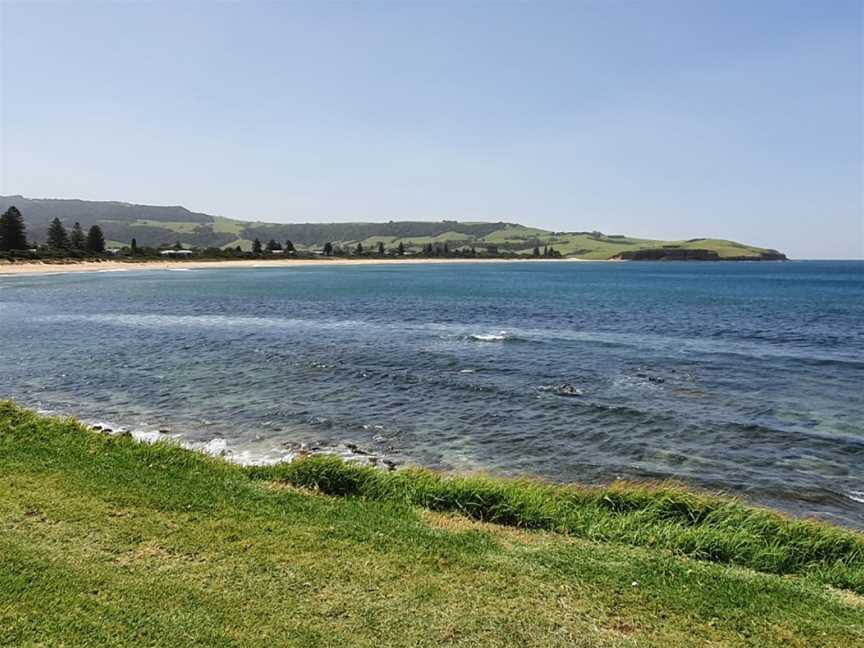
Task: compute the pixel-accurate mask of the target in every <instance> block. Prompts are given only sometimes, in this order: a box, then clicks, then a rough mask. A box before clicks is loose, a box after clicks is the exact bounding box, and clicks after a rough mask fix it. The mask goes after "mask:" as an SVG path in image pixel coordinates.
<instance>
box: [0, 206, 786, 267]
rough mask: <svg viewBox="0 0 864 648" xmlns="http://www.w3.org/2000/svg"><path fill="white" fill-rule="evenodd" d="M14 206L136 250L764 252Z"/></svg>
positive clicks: (726, 246)
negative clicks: (288, 245) (288, 246)
mask: <svg viewBox="0 0 864 648" xmlns="http://www.w3.org/2000/svg"><path fill="white" fill-rule="evenodd" d="M12 205H15V206H16V207H18V209H19V210H20V211H21V213H22V214H23V215H24V220H25V223H26V224H27V229H28V236H29V237H30V239H31V240H35V241H44V240H45V236H46V232H47V228H48V224H49V223H50V221H51V220H52V219H53V218H59V219H60V220H61V221H63V222H64V223H65V224H66V225H67V227H71V225H72V223H74V222H76V221H78V222H80V223H81V225H82V226H83V227H84V228H85V229H86V228H87V227H89V226H91V225H94V224H98V225H100V226H101V227H102V229H103V231H104V233H105V238H106V239H108V240H109V241H110V242H112V243H113V244H115V245H116V244H120V245H128V244H129V242H130V241H131V240H132V238H133V237H134V238H135V239H136V240H137V242H138V244H139V245H142V246H153V247H159V246H161V245H171V244H173V243H175V242H176V241H180V243H182V244H183V245H185V246H189V247H198V248H205V247H222V248H226V247H236V246H238V245H239V246H240V247H242V248H243V249H245V250H248V249H250V248H251V246H252V241H253V240H254V239H255V238H258V239H260V240H261V241H264V242H266V241H268V240H269V239H271V238H272V239H275V240H277V241H280V242H284V241H285V240H291V241H292V242H293V243H294V244H295V245H296V246H297V247H298V248H300V249H320V248H321V247H322V246H323V245H324V243H326V242H328V241H329V242H331V243H333V244H335V245H339V246H342V247H346V248H354V247H356V245H357V243H362V245H363V246H364V248H374V247H376V246H377V245H378V243H379V242H383V243H384V245H385V247H386V248H388V249H392V248H396V247H397V246H398V245H399V244H400V243H401V244H402V245H403V246H404V247H405V248H406V249H407V250H408V251H409V252H412V251H414V252H416V251H419V250H421V249H422V248H423V246H425V245H427V244H429V243H432V244H435V243H440V244H444V243H447V245H448V246H450V248H451V249H454V248H460V247H469V246H474V247H477V248H481V249H484V248H486V247H487V246H495V247H496V248H497V249H498V250H499V251H500V252H505V253H514V254H530V253H531V252H532V251H533V249H534V247H535V246H538V247H540V248H543V247H545V246H552V247H554V248H555V249H556V250H558V251H559V252H561V254H563V255H564V256H570V257H576V258H581V259H610V258H613V257H615V256H617V255H619V254H621V253H622V252H628V251H633V250H642V249H648V248H664V247H665V248H685V249H703V250H711V251H714V252H716V253H717V254H718V256H719V257H720V258H730V257H742V256H743V257H752V258H759V257H760V256H761V255H763V254H764V253H768V252H771V251H770V250H767V249H765V248H758V247H754V246H750V245H744V244H741V243H736V242H734V241H725V240H720V239H691V240H689V241H661V240H650V239H637V238H631V237H626V236H621V235H617V236H616V235H606V234H602V233H600V232H569V233H568V232H549V231H546V230H542V229H537V228H532V227H525V226H523V225H518V224H513V223H504V222H498V223H464V222H457V221H446V220H445V221H441V222H425V221H398V222H396V221H390V222H387V223H290V224H278V223H261V222H252V221H239V220H233V219H230V218H225V217H222V216H211V215H209V214H203V213H197V212H191V211H189V210H187V209H185V208H184V207H154V206H148V205H130V204H127V203H120V202H94V201H84V200H55V199H31V198H24V197H21V196H0V211H5V210H6V209H7V208H8V207H10V206H12Z"/></svg>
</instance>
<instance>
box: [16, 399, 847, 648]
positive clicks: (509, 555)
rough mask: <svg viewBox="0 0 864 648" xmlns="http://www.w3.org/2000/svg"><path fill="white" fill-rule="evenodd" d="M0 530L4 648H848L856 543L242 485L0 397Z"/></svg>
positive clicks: (786, 524)
mask: <svg viewBox="0 0 864 648" xmlns="http://www.w3.org/2000/svg"><path fill="white" fill-rule="evenodd" d="M433 509H434V510H433ZM454 510H460V511H463V512H464V513H465V514H467V515H468V516H470V517H464V516H462V515H459V514H456V513H454V512H452V511H454ZM472 518H473V519H472ZM488 520H499V521H506V522H508V524H509V526H504V525H500V526H499V525H496V524H491V523H489V521H488ZM524 527H534V528H533V529H528V528H524ZM0 529H2V531H0V644H2V645H10V646H22V645H23V646H27V645H30V646H36V645H50V646H55V645H67V646H95V645H130V646H131V645H135V646H145V645H146V646H155V645H160V646H161V645H164V646H187V645H218V646H260V645H265V646H270V645H274V646H276V645H279V646H282V645H284V646H679V645H680V646H685V645H687V646H689V645H703V644H711V645H730V646H731V645H736V646H737V645H751V646H771V645H777V646H781V645H782V646H832V645H833V646H853V645H861V644H862V642H864V599H862V597H861V595H860V593H861V592H862V589H864V581H862V580H861V574H862V571H861V570H862V561H864V559H862V547H864V538H862V536H861V534H857V533H853V532H849V531H842V530H838V529H834V528H831V527H828V526H823V525H817V524H812V523H802V522H797V521H791V520H789V519H788V518H785V517H782V516H779V515H775V514H772V513H768V512H765V511H760V510H757V509H751V508H749V507H746V506H745V505H743V504H740V503H738V502H734V501H730V500H721V499H718V498H713V497H708V496H703V495H698V494H693V493H690V492H688V491H686V490H684V489H681V488H675V487H663V488H659V489H650V488H646V487H620V488H617V489H604V490H585V489H575V488H574V489H566V488H556V487H551V486H546V485H543V484H540V483H536V482H532V483H528V482H506V481H498V480H492V479H483V478H476V477H474V478H462V479H450V478H444V477H442V476H440V475H435V474H433V473H428V472H424V471H398V472H395V473H385V472H381V471H370V470H364V469H359V468H356V467H351V466H346V465H345V464H341V463H338V462H335V461H333V460H328V459H320V458H315V459H311V460H303V461H300V462H297V463H295V464H291V465H287V466H279V467H272V468H261V469H244V468H241V467H238V466H233V465H230V464H227V463H225V462H223V461H220V460H216V459H211V458H208V457H205V456H203V455H200V454H197V453H193V452H190V451H186V450H182V449H179V448H177V447H173V446H170V445H166V444H158V445H155V446H147V445H141V444H137V443H135V442H133V441H132V440H131V439H129V438H122V437H106V436H104V435H100V434H97V433H94V432H90V431H87V430H85V429H84V428H83V427H82V426H80V425H79V424H77V423H75V422H74V421H69V420H60V419H56V418H46V417H42V416H38V415H36V414H33V413H32V412H28V411H26V410H22V409H20V408H17V407H16V406H14V405H12V404H10V403H0ZM640 529H644V532H643V531H640ZM688 530H689V531H688ZM686 538H690V539H691V540H696V539H701V540H700V541H699V542H690V543H689V544H688V543H687V542H685V540H686ZM709 538H713V539H714V540H713V542H712V543H707V544H706V541H707V539H709ZM710 547H713V548H714V551H713V552H712V551H709V550H708V549H709V548H710ZM696 556H698V557H700V559H696V558H695V557H696ZM745 563H750V564H751V567H755V568H749V567H746V566H744V564H745ZM766 570H770V571H772V572H774V573H768V572H767V571H766ZM829 583H832V584H833V585H829ZM856 591H857V592H858V593H856Z"/></svg>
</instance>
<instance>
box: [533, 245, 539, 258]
mask: <svg viewBox="0 0 864 648" xmlns="http://www.w3.org/2000/svg"><path fill="white" fill-rule="evenodd" d="M534 256H536V257H539V256H540V246H539V245H535V246H534Z"/></svg>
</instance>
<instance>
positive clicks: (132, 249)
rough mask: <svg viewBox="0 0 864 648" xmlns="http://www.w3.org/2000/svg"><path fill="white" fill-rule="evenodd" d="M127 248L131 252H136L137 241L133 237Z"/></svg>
mask: <svg viewBox="0 0 864 648" xmlns="http://www.w3.org/2000/svg"><path fill="white" fill-rule="evenodd" d="M129 249H130V250H131V251H132V254H138V241H136V240H135V239H134V238H133V239H132V245H130V246H129Z"/></svg>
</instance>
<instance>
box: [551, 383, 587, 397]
mask: <svg viewBox="0 0 864 648" xmlns="http://www.w3.org/2000/svg"><path fill="white" fill-rule="evenodd" d="M555 393H556V394H558V395H559V396H582V395H583V392H582V390H581V389H579V388H578V387H575V386H573V385H571V384H570V383H563V384H561V385H558V387H556V388H555Z"/></svg>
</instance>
